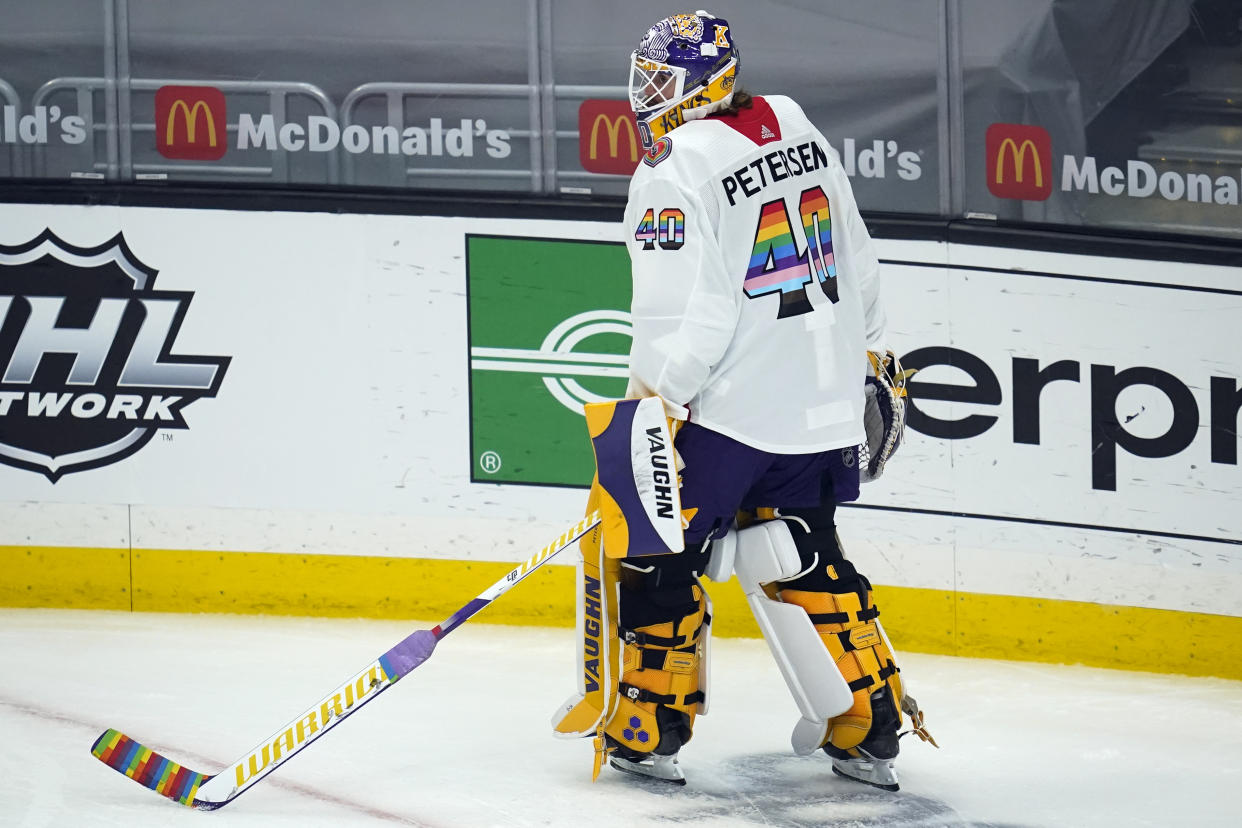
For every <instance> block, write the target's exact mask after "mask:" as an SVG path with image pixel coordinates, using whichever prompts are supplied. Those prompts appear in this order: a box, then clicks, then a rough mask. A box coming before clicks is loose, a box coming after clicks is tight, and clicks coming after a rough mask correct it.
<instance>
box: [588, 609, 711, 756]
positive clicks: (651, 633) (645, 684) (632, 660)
mask: <svg viewBox="0 0 1242 828" xmlns="http://www.w3.org/2000/svg"><path fill="white" fill-rule="evenodd" d="M693 589H694V591H695V598H696V599H697V600H698V604H699V607H698V610H697V611H696V612H693V613H691V614H690V615H687V616H685V617H684V618H682V619H681V620H680V622H677V623H676V625H674V622H672V621H669V622H666V623H662V624H652V625H649V626H646V627H641V628H639V629H637V630H634V631H633V632H634V633H635V635H634V636H632V637H633V639H634V640H633V641H629V642H627V643H626V644H625V650H624V657H623V658H624V661H623V666H622V673H621V683H620V686H619V688H618V696H619V697H618V704H617V709H616V712H615V713H614V714H613V716H612V717H611V718H610V719H609V721H608V724H607V726H606V727H605V728H604V732H605V733H607V734H608V735H609V736H611V737H612V738H613V739H615V740H617V741H618V742H620V743H621V744H623V745H625V746H626V747H629V748H632V749H633V750H636V751H639V752H642V753H651V752H653V751H654V750H655V748H656V746H657V745H658V744H659V739H660V730H659V727H658V725H657V720H656V710H657V708H659V707H668V708H671V709H673V710H678V711H681V712H683V713H686V714H688V715H689V717H690V725H691V727H693V725H694V718H695V713H696V710H697V705H698V703H699V701H700V700H701V699H702V693H700V688H699V662H700V660H701V659H702V642H701V641H700V637H701V633H702V628H703V621H704V619H705V615H706V610H707V602H706V601H705V600H704V596H703V591H702V589H701V588H699V587H694V588H693Z"/></svg>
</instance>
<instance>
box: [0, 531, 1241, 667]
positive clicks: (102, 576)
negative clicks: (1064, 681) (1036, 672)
mask: <svg viewBox="0 0 1242 828" xmlns="http://www.w3.org/2000/svg"><path fill="white" fill-rule="evenodd" d="M567 554H569V553H567ZM512 568H513V564H512V563H498V562H481V561H456V560H436V559H429V558H384V557H366V556H352V555H298V554H285V553H266V552H205V551H186V550H166V549H136V550H134V551H133V553H132V555H131V553H130V550H128V549H92V548H77V547H26V546H0V572H3V573H4V574H3V576H2V577H0V606H6V607H53V608H65V609H109V610H128V609H131V607H132V609H133V610H135V611H139V612H223V613H261V614H271V615H311V616H334V617H363V618H390V619H398V618H399V619H419V620H424V621H428V622H433V623H434V622H436V621H441V620H443V619H445V618H447V617H448V616H449V615H451V614H452V613H453V612H455V611H456V610H457V609H459V608H460V607H461V606H462V605H463V604H465V603H466V601H468V600H470V599H471V598H473V597H474V596H476V595H478V594H479V593H480V592H481V591H483V590H484V589H486V588H487V587H488V586H490V585H491V584H493V583H494V582H495V581H496V580H497V579H499V578H500V577H502V576H503V575H504V574H505V573H506V572H508V571H509V570H510V569H512ZM573 589H574V578H573V570H572V568H571V567H567V566H545V567H543V568H541V569H539V570H537V571H536V572H534V573H533V574H532V575H531V576H529V577H528V578H527V579H526V581H525V582H524V583H523V584H522V585H521V586H519V587H517V588H515V589H514V590H513V591H512V592H510V593H508V594H506V595H505V596H504V597H503V598H501V599H500V600H498V601H496V602H495V603H494V604H493V605H492V606H489V607H487V608H486V609H485V610H483V612H481V613H480V614H479V615H478V616H477V620H478V621H480V622H482V623H488V624H521V625H536V626H551V627H556V626H562V627H568V626H572V625H573V623H574V612H575V610H574V595H573ZM707 590H708V593H709V594H710V595H711V597H712V603H713V605H714V609H713V619H712V631H713V632H714V633H715V634H716V635H720V636H724V637H751V638H755V637H758V636H759V630H758V628H757V627H756V626H755V622H754V619H753V618H752V616H751V614H750V610H749V609H748V607H747V605H746V600H745V597H744V596H743V594H742V591H741V589H740V588H739V587H738V584H737V581H736V580H733V579H731V580H730V581H727V582H725V583H723V584H714V583H710V582H709V583H708V584H707ZM875 599H876V604H877V605H878V606H879V607H880V611H881V620H882V621H883V623H884V627H885V630H886V631H887V632H888V635H889V638H890V639H891V640H892V642H893V645H894V646H895V647H896V648H897V649H898V651H903V650H904V651H909V652H923V653H937V654H946V655H957V656H968V657H980V658H1001V659H1014V660H1022V661H1042V662H1050V663H1068V664H1086V665H1090V666H1096V667H1112V668H1117V669H1128V670H1146V671H1151V672H1158V673H1180V674H1187V675H1202V676H1220V677H1223V678H1230V679H1242V618H1238V617H1234V616H1227V615H1208V614H1206V613H1191V612H1175V611H1172V610H1161V609H1149V608H1144V607H1123V606H1112V605H1105V604H1091V603H1083V602H1077V601H1059V600H1051V599H1044V598H1028V597H1020V596H1007V595H988V594H983V593H952V592H948V591H945V590H934V589H916V588H911V587H894V586H877V587H876V589H875Z"/></svg>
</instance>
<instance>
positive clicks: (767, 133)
mask: <svg viewBox="0 0 1242 828" xmlns="http://www.w3.org/2000/svg"><path fill="white" fill-rule="evenodd" d="M759 137H760V138H761V139H763V140H764V141H768V140H771V139H772V138H775V137H776V133H775V132H773V131H772V130H770V129H768V125H767V124H764V125H763V126H762V127H761V128H760V129H759Z"/></svg>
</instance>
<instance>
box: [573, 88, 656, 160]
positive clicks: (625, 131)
mask: <svg viewBox="0 0 1242 828" xmlns="http://www.w3.org/2000/svg"><path fill="white" fill-rule="evenodd" d="M642 158H643V145H642V142H641V141H639V140H638V122H637V121H635V120H634V113H633V112H632V111H631V110H630V104H629V102H628V101H605V100H586V101H583V102H582V105H581V106H579V107H578V160H579V161H580V162H581V164H582V169H584V170H586V171H587V172H593V173H611V174H613V175H631V174H633V172H634V168H635V167H637V166H638V162H639V161H641V160H642Z"/></svg>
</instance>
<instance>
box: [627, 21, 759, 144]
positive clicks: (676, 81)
mask: <svg viewBox="0 0 1242 828" xmlns="http://www.w3.org/2000/svg"><path fill="white" fill-rule="evenodd" d="M738 65H739V57H738V50H737V46H736V45H735V44H734V42H733V33H732V32H731V31H730V30H729V24H728V22H727V21H725V20H722V19H721V18H719V17H716V16H715V15H713V14H712V13H711V12H706V11H697V12H695V13H694V14H675V15H673V16H672V17H666V18H664V19H663V20H661V21H660V22H659V23H656V24H655V25H654V26H652V27H651V28H650V29H648V30H647V33H646V34H645V35H644V36H643V39H642V42H641V43H639V44H638V48H637V49H636V50H634V52H633V53H632V54H631V55H630V106H631V107H632V108H633V110H634V115H635V117H636V118H637V120H638V133H639V136H640V137H641V139H642V142H643V148H644V149H647V150H650V149H651V148H652V147H653V146H654V145H655V142H656V141H657V140H659V139H660V138H661V137H662V136H664V135H666V134H667V133H669V132H671V131H672V130H673V129H676V128H677V127H679V126H681V125H682V124H684V123H685V122H686V121H688V120H693V119H695V118H702V117H703V116H704V115H707V114H709V113H711V112H713V111H715V110H717V109H719V108H721V107H723V106H726V105H727V104H728V103H729V101H731V100H732V99H733V89H734V86H735V84H736V83H737V72H738Z"/></svg>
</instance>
